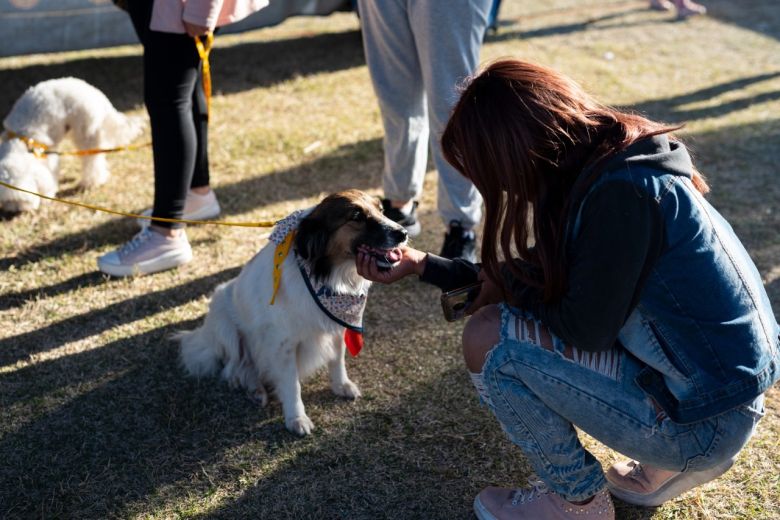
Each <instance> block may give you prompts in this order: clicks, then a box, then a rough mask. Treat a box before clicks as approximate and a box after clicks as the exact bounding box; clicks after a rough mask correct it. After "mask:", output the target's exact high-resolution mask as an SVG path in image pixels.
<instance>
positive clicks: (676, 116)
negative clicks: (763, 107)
mask: <svg viewBox="0 0 780 520" xmlns="http://www.w3.org/2000/svg"><path fill="white" fill-rule="evenodd" d="M778 77H780V71H775V72H767V73H765V74H757V75H755V76H750V77H746V78H740V79H737V80H733V81H727V82H724V83H720V84H718V85H712V86H710V87H707V88H703V89H700V90H696V91H694V92H689V93H687V94H682V95H679V96H673V97H669V98H662V99H658V100H652V101H647V102H645V103H641V104H639V105H633V106H631V107H629V108H631V109H632V110H637V111H639V112H642V113H645V114H649V115H650V117H651V118H655V119H663V120H666V121H672V122H686V121H693V120H696V119H704V118H714V117H720V116H724V115H727V114H729V113H731V112H736V111H738V110H743V109H746V108H748V107H750V106H752V105H756V104H759V103H767V102H771V101H777V100H778V99H780V90H775V91H773V92H766V93H763V94H759V95H757V96H746V97H743V98H741V99H735V100H731V101H726V102H721V103H716V104H713V105H712V106H709V107H705V108H684V107H685V105H687V104H691V103H702V102H707V101H710V100H712V99H713V98H715V97H717V96H720V95H723V94H726V93H729V92H735V91H738V90H740V89H744V88H746V87H749V86H751V85H754V84H756V83H761V82H763V81H770V80H773V79H776V78H778Z"/></svg>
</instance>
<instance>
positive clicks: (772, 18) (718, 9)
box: [704, 0, 780, 40]
mask: <svg viewBox="0 0 780 520" xmlns="http://www.w3.org/2000/svg"><path fill="white" fill-rule="evenodd" d="M704 5H706V6H707V16H710V17H712V18H717V19H718V20H720V21H722V22H725V23H729V24H732V25H737V26H740V27H743V28H745V29H748V30H751V31H755V32H759V33H761V34H765V35H766V36H769V37H771V38H775V39H777V40H780V10H778V8H777V2H776V1H775V0H756V1H753V2H734V1H733V0H707V1H706V2H704Z"/></svg>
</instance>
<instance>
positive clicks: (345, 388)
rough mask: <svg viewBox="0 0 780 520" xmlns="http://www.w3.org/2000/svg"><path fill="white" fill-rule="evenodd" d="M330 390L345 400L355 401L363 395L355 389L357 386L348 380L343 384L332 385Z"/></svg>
mask: <svg viewBox="0 0 780 520" xmlns="http://www.w3.org/2000/svg"><path fill="white" fill-rule="evenodd" d="M331 389H332V390H333V393H334V394H336V395H337V396H339V397H345V398H347V399H357V398H358V397H360V396H361V395H363V394H361V393H360V389H359V388H358V387H357V385H356V384H355V383H353V382H352V381H350V380H349V379H347V380H346V381H344V382H343V383H333V384H332V385H331Z"/></svg>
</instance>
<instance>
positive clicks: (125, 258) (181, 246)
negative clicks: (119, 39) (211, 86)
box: [98, 0, 200, 276]
mask: <svg viewBox="0 0 780 520" xmlns="http://www.w3.org/2000/svg"><path fill="white" fill-rule="evenodd" d="M128 6H129V13H130V17H131V20H132V22H133V26H134V27H135V30H136V32H137V34H138V37H139V40H140V41H141V43H142V44H143V46H144V57H143V63H144V102H145V104H146V109H147V111H148V113H149V120H150V123H151V129H152V155H153V160H154V212H153V215H154V216H156V217H164V218H181V216H182V213H183V210H184V203H185V200H186V196H187V192H188V190H189V187H190V181H191V179H192V174H193V169H194V166H195V151H196V143H195V140H196V137H195V129H194V122H193V119H192V108H191V99H192V95H193V92H192V89H193V88H194V85H195V82H196V80H197V74H198V65H199V63H200V58H199V56H198V54H197V51H196V50H195V45H194V43H193V42H192V39H191V38H189V37H188V36H186V35H179V34H168V33H161V32H155V31H150V30H149V21H150V18H151V10H152V1H151V0H138V1H135V2H130V3H129V5H128ZM181 228H182V226H181V225H179V224H173V223H165V222H155V223H154V225H153V226H151V229H144V230H142V231H141V232H140V233H138V234H137V235H136V236H135V237H134V238H133V239H132V240H130V241H129V242H127V243H126V244H124V245H122V246H121V247H119V248H118V249H116V250H114V251H111V252H109V253H107V254H104V255H102V256H100V257H99V258H98V268H99V269H100V270H101V271H103V272H104V273H107V274H110V275H112V276H130V275H134V274H146V273H153V272H157V271H162V270H165V269H171V268H173V267H176V266H178V265H181V264H184V263H186V262H189V261H190V260H191V259H192V249H191V248H190V245H189V242H188V241H187V236H186V234H185V233H184V230H183V229H181Z"/></svg>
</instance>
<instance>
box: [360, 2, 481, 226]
mask: <svg viewBox="0 0 780 520" xmlns="http://www.w3.org/2000/svg"><path fill="white" fill-rule="evenodd" d="M491 3H492V0H359V1H358V5H359V9H360V20H361V24H362V28H363V45H364V49H365V53H366V61H367V62H368V69H369V71H370V73H371V80H372V82H373V85H374V90H375V91H376V95H377V98H378V99H379V108H380V110H381V112H382V122H383V124H384V130H385V138H384V150H385V167H384V175H383V179H382V183H383V187H384V192H385V197H387V198H388V199H391V200H412V199H417V198H419V196H420V194H421V193H422V186H423V177H424V176H425V170H426V166H427V161H428V143H429V141H430V146H431V148H432V150H433V160H434V163H435V165H436V170H437V171H438V172H439V191H438V206H439V213H440V215H441V217H442V220H443V221H444V223H445V224H448V223H449V222H450V221H451V220H459V221H460V222H461V223H462V224H463V225H464V226H465V227H475V226H476V225H477V224H478V223H479V221H480V219H481V218H482V198H481V197H480V195H479V192H477V190H476V188H474V186H473V184H471V182H470V181H468V180H467V179H466V178H464V177H463V176H461V175H460V174H459V173H458V172H457V171H456V170H455V169H454V168H453V167H452V166H450V165H449V163H447V161H445V160H444V157H442V154H441V145H440V143H439V140H440V138H441V133H442V131H443V130H444V127H445V125H446V124H447V120H448V118H449V115H450V110H451V109H452V106H453V105H454V104H455V102H456V101H457V99H458V92H457V86H458V84H459V83H460V82H462V81H463V79H464V78H465V77H467V76H469V75H470V74H472V73H473V72H474V71H475V69H476V67H477V63H478V60H479V50H480V47H481V44H482V37H483V35H484V32H485V28H486V26H487V18H488V13H489V10H490V5H491Z"/></svg>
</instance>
